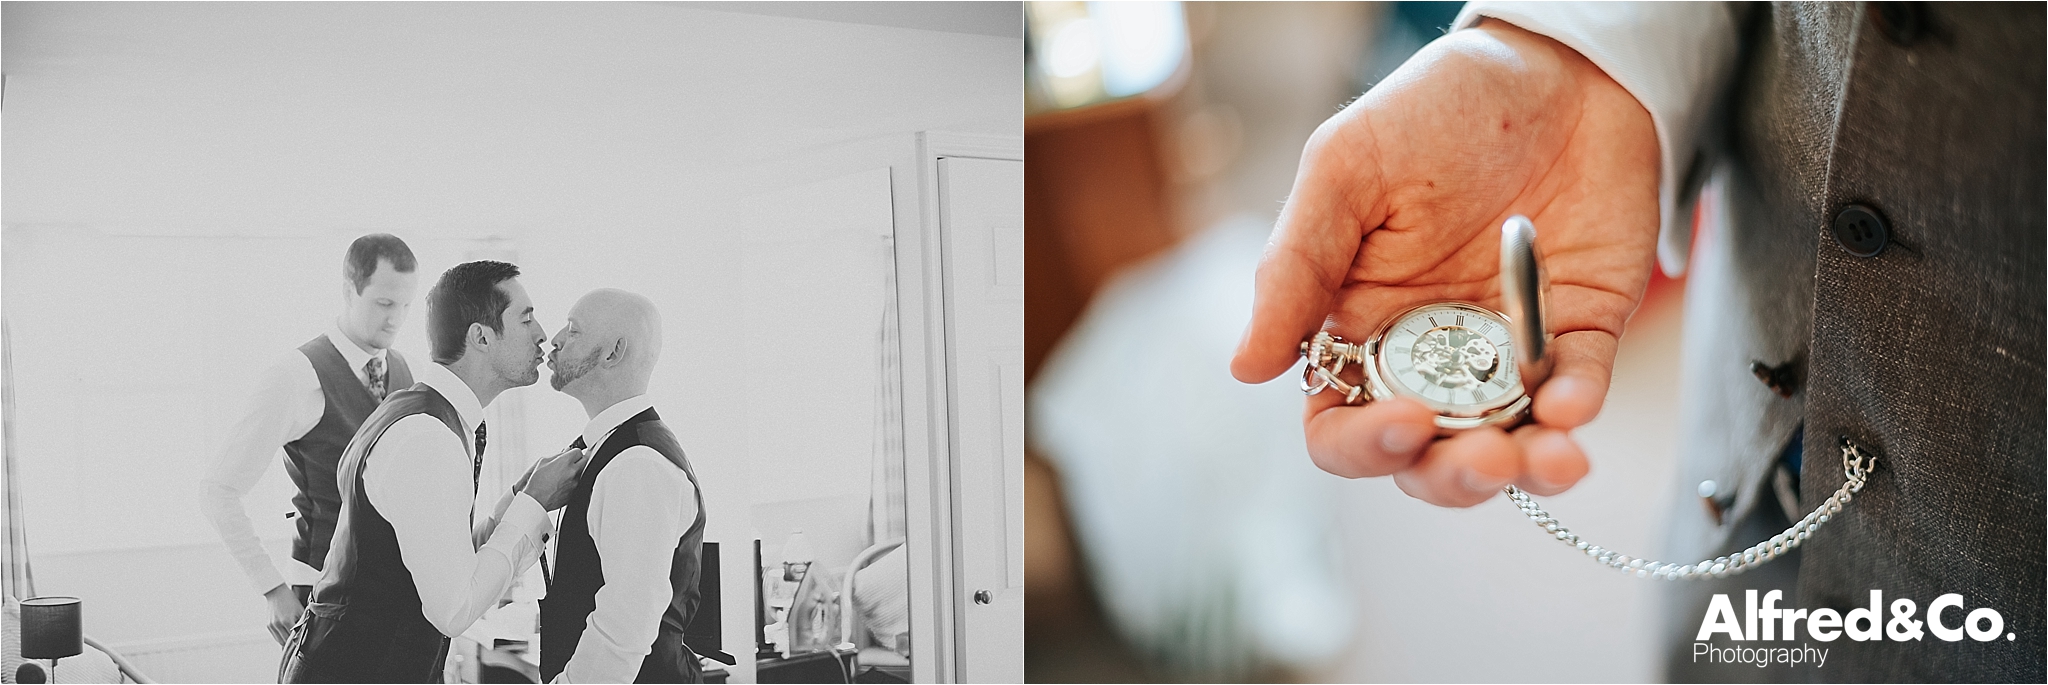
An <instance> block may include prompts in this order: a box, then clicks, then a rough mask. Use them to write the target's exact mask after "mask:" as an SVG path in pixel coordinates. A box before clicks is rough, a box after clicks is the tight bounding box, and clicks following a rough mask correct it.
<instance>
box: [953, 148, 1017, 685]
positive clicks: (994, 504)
mask: <svg viewBox="0 0 2048 685" xmlns="http://www.w3.org/2000/svg"><path fill="white" fill-rule="evenodd" d="M938 166H939V222H940V226H941V228H942V229H943V231H944V234H945V246H944V255H945V270H946V287H945V292H946V351H947V354H946V365H947V377H948V378H950V379H951V380H952V386H951V387H950V388H948V389H947V390H948V392H947V396H948V397H949V400H950V401H949V406H948V407H947V409H948V412H949V414H950V416H949V420H950V421H951V424H952V426H951V427H952V431H951V433H952V436H953V440H952V445H951V448H952V449H951V451H952V459H953V468H952V471H953V474H954V478H955V479H956V480H955V481H954V484H953V485H954V491H953V492H954V498H953V534H954V536H955V539H954V541H953V542H954V549H955V550H957V551H958V556H957V557H956V560H955V563H956V564H957V566H956V567H955V573H956V575H955V577H956V578H957V579H958V582H957V583H956V584H955V585H954V589H955V595H956V596H955V597H953V598H952V599H953V603H954V607H956V608H955V610H954V611H955V613H954V616H955V617H956V619H955V625H956V626H958V627H959V631H958V640H959V642H958V649H959V651H958V654H959V660H958V662H957V663H958V666H959V674H958V677H959V679H960V681H961V682H970V683H990V682H1003V683H1017V682H1023V681H1024V163H1023V162H1018V161H1009V160H992V159H968V158H946V159H941V160H939V165H938Z"/></svg>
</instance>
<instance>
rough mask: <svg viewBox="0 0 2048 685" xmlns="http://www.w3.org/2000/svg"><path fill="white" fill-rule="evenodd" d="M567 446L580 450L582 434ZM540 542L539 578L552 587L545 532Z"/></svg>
mask: <svg viewBox="0 0 2048 685" xmlns="http://www.w3.org/2000/svg"><path fill="white" fill-rule="evenodd" d="M569 448H570V449H579V450H580V449H583V436H580V435H579V436H577V437H576V441H575V442H572V443H569ZM540 544H541V547H540V579H541V582H542V583H545V584H546V585H547V587H554V586H555V565H554V564H551V563H548V547H547V544H548V534H547V533H541V535H540Z"/></svg>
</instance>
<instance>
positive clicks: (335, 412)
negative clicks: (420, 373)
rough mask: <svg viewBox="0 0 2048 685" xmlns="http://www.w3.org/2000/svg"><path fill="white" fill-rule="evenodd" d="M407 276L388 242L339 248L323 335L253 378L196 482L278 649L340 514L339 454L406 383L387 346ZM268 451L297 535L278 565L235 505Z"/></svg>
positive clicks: (400, 253)
mask: <svg viewBox="0 0 2048 685" xmlns="http://www.w3.org/2000/svg"><path fill="white" fill-rule="evenodd" d="M417 266H418V262H417V261H416V260H414V259H413V256H412V250H411V249H410V248H408V247H406V245H405V241H403V240H399V239H398V237H396V236H392V235H389V234H384V233H376V234H371V235H366V236H363V237H360V238H357V239H356V240H355V242H354V243H353V244H351V245H349V248H348V256H347V257H346V258H345V259H343V260H342V281H341V284H340V285H341V314H340V315H339V316H336V317H335V319H334V326H333V327H331V328H329V329H328V330H327V332H325V333H323V334H321V335H318V336H315V337H314V338H313V339H312V340H310V341H307V342H306V344H304V345H300V346H299V348H298V350H297V351H295V352H292V353H290V354H288V355H285V356H284V357H282V358H280V359H279V360H278V361H277V362H276V363H273V364H271V365H270V367H269V369H267V370H265V371H264V372H263V375H262V376H261V378H260V380H259V381H258V382H257V386H256V393H255V395H253V396H252V397H251V398H250V403H249V408H248V410H247V411H246V412H244V413H243V414H242V419H241V420H240V421H239V422H237V423H236V424H235V427H234V429H233V430H232V432H230V433H229V436H228V441H227V444H226V445H225V446H224V447H223V448H222V449H221V451H220V453H219V455H218V456H217V457H216V458H215V461H214V463H213V467H212V468H211V469H209V470H208V471H207V473H206V476H205V477H204V478H203V479H202V480H201V481H200V488H201V490H200V508H201V509H203V510H204V511H205V512H206V515H207V518H209V519H211V520H212V521H213V525H214V528H215V529H217V530H218V531H219V532H220V537H221V540H222V541H223V542H225V543H226V544H227V547H228V551H229V552H230V553H232V554H233V555H234V557H235V561H236V562H238V563H240V564H241V566H242V572H243V573H244V574H246V575H247V576H248V577H249V582H250V585H251V586H253V587H254V588H255V589H256V591H257V592H260V593H263V596H264V598H265V600H267V601H268V602H269V605H270V625H269V628H270V635H271V637H272V638H275V639H276V640H277V641H278V642H279V643H283V642H284V638H285V634H286V633H288V632H290V631H291V627H292V623H294V622H296V621H297V620H298V619H299V612H300V611H301V610H302V609H303V607H304V604H305V601H306V594H307V592H309V591H310V590H311V589H312V585H313V581H314V580H315V579H317V578H319V572H320V568H321V564H322V562H323V561H324V560H325V559H326V558H327V544H328V540H329V538H331V537H332V536H333V534H334V523H335V516H336V514H337V513H338V512H339V511H340V510H341V493H340V491H339V490H338V489H337V488H336V487H335V482H334V473H335V465H336V463H338V462H339V461H340V460H341V451H342V448H344V447H347V446H348V440H349V438H350V437H352V436H354V435H355V433H356V428H357V426H359V425H361V424H362V422H363V418H364V417H367V416H369V415H370V411H371V410H373V409H376V408H377V404H378V403H379V402H382V401H383V399H384V395H385V393H387V392H388V391H390V390H392V389H396V388H404V387H406V386H409V385H412V369H411V368H410V367H409V366H407V364H406V361H405V357H404V356H403V355H400V354H399V353H398V351H397V350H394V349H391V342H392V340H393V339H394V338H396V337H397V336H398V327H399V325H400V324H402V323H403V322H404V321H405V314H406V311H407V310H408V309H410V308H411V307H412V301H413V294H414V292H416V291H417V290H418V287H419V277H418V276H417V275H415V274H414V273H413V270H414V268H415V267H417ZM280 446H282V447H283V449H284V467H285V472H286V473H287V474H290V476H291V479H292V483H293V484H294V485H296V486H298V494H297V495H296V496H294V497H293V498H292V505H293V507H294V509H295V511H294V512H293V513H292V514H290V515H291V516H293V517H295V518H296V521H297V527H298V531H297V534H296V535H295V536H294V538H293V540H292V553H291V559H290V560H288V561H285V562H281V563H280V562H275V561H273V560H272V559H271V558H270V555H269V554H268V553H266V552H265V551H264V550H263V545H262V542H261V541H260V540H258V539H257V537H256V528H255V525H254V524H253V523H252V522H251V519H250V518H249V514H248V512H247V511H245V510H244V508H243V504H242V498H243V497H245V496H247V495H248V493H249V490H250V489H251V488H253V487H255V485H256V482H257V481H259V480H261V479H262V478H263V474H264V472H266V471H268V470H269V469H270V463H271V461H272V460H273V458H274V455H276V454H277V453H278V449H279V447H280Z"/></svg>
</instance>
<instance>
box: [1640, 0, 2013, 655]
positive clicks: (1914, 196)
mask: <svg viewBox="0 0 2048 685" xmlns="http://www.w3.org/2000/svg"><path fill="white" fill-rule="evenodd" d="M1887 10H1888V11H1880V10H1879V8H1877V7H1875V6H1865V5H1857V4H1841V3H1810V4H1809V3H1798V4H1790V3H1788V4H1776V5H1768V6H1752V7H1740V8H1737V9H1736V10H1735V11H1737V12H1738V13H1739V14H1740V15H1741V16H1738V24H1739V25H1740V26H1742V28H1743V37H1742V39H1743V49H1742V61H1741V63H1740V64H1739V66H1738V67H1737V71H1736V75H1735V86H1734V88H1733V89H1732V91H1731V93H1730V94H1729V99H1728V101H1727V102H1725V103H1723V107H1725V108H1726V109H1725V111H1726V112H1727V116H1726V117H1725V128H1724V130H1723V131H1722V132H1721V135H1719V136H1717V137H1718V138H1719V139H1720V145H1719V147H1718V148H1716V149H1714V150H1711V151H1710V152H1711V154H1713V155H1714V156H1715V157H1717V158H1718V161H1717V162H1716V163H1715V165H1714V167H1713V168H1714V169H1716V171H1715V173H1714V174H1713V178H1715V179H1716V181H1717V183H1716V185H1717V186H1718V187H1719V188H1720V189H1721V191H1720V195H1721V204H1720V207H1721V214H1722V216H1723V219H1724V220H1722V221H1719V222H1717V224H1716V225H1715V226H1713V227H1712V228H1710V229H1708V230H1709V231H1711V232H1712V234H1711V235H1705V236H1703V237H1702V239H1701V241H1700V245H1699V247H1698V248H1697V252H1696V254H1695V255H1694V262H1693V271H1692V273H1691V274H1690V276H1689V280H1690V282H1689V284H1688V286H1687V303H1686V309H1687V311H1686V326H1687V336H1688V342H1687V346H1686V352H1685V362H1684V370H1683V381H1682V382H1683V385H1684V390H1683V391H1682V392H1683V399H1682V404H1683V405H1684V407H1685V412H1686V418H1685V419H1684V421H1685V423H1684V427H1683V431H1684V435H1683V436H1682V441H1681V445H1682V447H1681V464H1680V467H1679V475H1680V483H1679V487H1680V490H1681V494H1680V495H1679V498H1678V499H1679V507H1678V509H1677V510H1676V511H1675V512H1674V514H1673V524H1672V533H1673V535H1672V546H1671V548H1670V549H1669V550H1668V551H1669V552H1670V553H1671V554H1672V555H1673V557H1675V558H1674V559H1673V560H1674V561H1679V562H1685V561H1690V560H1695V559H1700V558H1711V557H1713V556H1717V555H1720V554H1726V553H1728V552H1729V551H1733V550H1740V549H1742V548H1745V547H1747V546H1749V545H1751V544H1754V543H1756V542H1758V541H1760V540H1761V538H1760V537H1759V538H1757V539H1749V537H1747V536H1755V535H1758V534H1759V533H1758V531H1763V532H1761V535H1763V536H1768V535H1769V534H1771V533H1772V532H1775V530H1773V529H1772V528H1771V527H1770V526H1768V525H1765V526H1749V527H1748V528H1747V529H1745V527H1744V526H1743V525H1740V524H1741V523H1742V522H1745V521H1750V522H1754V521H1757V520H1759V519H1758V517H1759V516H1760V515H1761V514H1763V513H1765V512H1766V510H1769V513H1770V514H1771V516H1776V510H1777V509H1779V508H1780V507H1779V504H1778V502H1777V499H1776V498H1775V497H1773V496H1772V495H1771V488H1770V487H1769V485H1768V482H1767V481H1768V479H1769V477H1770V473H1771V471H1772V469H1773V466H1774V464H1776V463H1777V461H1778V457H1779V455H1780V454H1781V453H1782V452H1783V450H1784V449H1785V446H1786V443H1787V441H1788V440H1790V439H1791V437H1792V436H1793V434H1794V430H1795V429H1796V428H1798V427H1799V426H1801V425H1804V426H1805V432H1804V442H1803V449H1804V463H1803V468H1802V469H1801V470H1800V473H1799V474H1798V476H1799V487H1798V493H1799V495H1798V501H1799V502H1800V504H1799V506H1800V507H1801V508H1802V509H1810V508H1812V507H1813V506H1814V505H1815V504H1816V503H1818V502H1820V501H1822V500H1823V499H1825V498H1826V497H1827V496H1828V495H1830V494H1831V493H1832V492H1833V491H1834V490H1835V489H1836V488H1837V487H1839V486H1840V485H1841V484H1842V482H1843V480H1844V477H1843V473H1842V462H1841V458H1840V444H1841V440H1843V439H1844V438H1846V439H1849V440H1853V441H1855V442H1856V443H1858V444H1860V445H1863V446H1865V447H1866V448H1867V449H1869V450H1871V451H1873V452H1875V453H1876V454H1877V456H1878V458H1879V459H1880V460H1881V464H1880V466H1879V467H1878V469H1877V471H1876V472H1875V473H1874V475H1873V476H1872V477H1871V478H1870V481H1869V484H1868V485H1867V487H1865V488H1864V490H1863V491H1862V493H1861V494H1860V495H1859V496H1858V498H1857V499H1856V500H1855V501H1854V503H1852V504H1851V506H1850V508H1849V509H1848V510H1847V511H1846V512H1844V514H1843V515H1841V516H1838V517H1836V518H1835V519H1834V520H1833V521H1831V522H1830V523H1828V524H1827V525H1826V526H1825V527H1824V528H1823V529H1822V530H1821V531H1819V532H1818V533H1817V535H1816V536H1815V537H1813V538H1812V539H1811V540H1810V541H1809V542H1807V543H1806V546H1805V547H1804V549H1802V550H1801V552H1800V553H1799V554H1798V555H1797V556H1795V557H1793V558H1791V559H1788V560H1786V561H1784V562H1781V564H1783V568H1782V569H1779V570H1775V571H1770V570H1767V571H1764V572H1759V573H1758V574H1753V575H1750V576H1738V577H1735V578H1731V579H1728V580H1724V581H1715V582H1710V583H1704V584H1698V585H1693V586H1688V587H1682V588H1676V589H1675V593H1674V596H1676V597H1678V599H1677V601H1676V602H1675V604H1674V606H1675V607H1676V610H1674V611H1673V612H1672V613H1671V615H1670V620H1671V622H1672V623H1671V626H1670V637H1671V638H1672V639H1673V640H1674V641H1681V642H1686V643H1689V642H1691V638H1692V637H1693V636H1694V633H1695V631H1696V630H1697V629H1698V626H1699V622H1700V620H1701V618H1702V609H1701V608H1702V607H1704V606H1705V597H1706V596H1707V595H1708V594H1710V593H1715V592H1723V593H1731V594H1732V595H1733V597H1732V598H1733V599H1734V601H1735V602H1736V604H1737V605H1738V606H1740V603H1741V600H1742V598H1741V592H1742V590H1743V589H1745V588H1755V589H1768V588H1769V587H1772V586H1773V585H1772V583H1773V582H1774V581H1773V579H1772V576H1771V575H1770V574H1771V573H1778V574H1781V575H1779V576H1778V578H1779V580H1780V581H1782V582H1783V583H1785V584H1786V585H1787V587H1784V588H1783V589H1785V590H1786V593H1787V596H1786V598H1785V599H1786V602H1785V603H1784V604H1788V605H1790V606H1791V607H1797V608H1803V609H1809V610H1811V609H1818V608H1823V607H1827V608H1833V609H1835V610H1837V611H1839V612H1844V613H1846V612H1847V611H1848V610H1850V609H1854V608H1859V607H1866V606H1867V605H1868V604H1869V594H1870V591H1871V590H1881V591H1882V592H1883V593H1884V595H1883V596H1884V600H1883V601H1884V604H1885V607H1884V610H1885V611H1884V613H1885V620H1886V621H1887V622H1889V621H1890V620H1891V606H1890V605H1891V603H1892V602H1893V601H1894V600H1896V599H1900V598H1904V599H1911V600H1913V601H1914V602H1915V604H1916V606H1917V607H1918V609H1919V613H1916V614H1914V615H1913V616H1912V617H1911V618H1912V619H1913V620H1919V621H1924V620H1925V619H1926V618H1927V616H1926V615H1925V613H1924V612H1925V609H1926V607H1927V605H1928V603H1930V602H1932V601H1933V600H1934V599H1935V598H1936V597H1939V596H1941V595H1943V594H1947V593H1958V594H1961V595H1963V597H1964V599H1965V605H1964V607H1965V609H1966V610H1967V609H1974V608H1977V607H1991V608H1993V609H1996V610H1997V611H1998V612H1999V613H2000V614H2001V615H2002V616H2003V618H2004V623H2005V625H2004V630H2003V632H2005V633H2011V634H2012V639H2010V640H2008V639H2006V636H2005V635H2002V634H2001V635H1999V636H1997V638H1996V639H1994V640H1992V641H1988V642H1979V641H1976V640H1972V639H1969V638H1965V639H1964V640H1962V641H1960V642H1947V641H1943V640H1940V639H1936V638H1935V637H1934V636H1933V635H1931V634H1924V635H1923V637H1922V638H1921V639H1919V640H1917V641H1911V640H1909V641H1895V640H1889V639H1886V640H1880V641H1872V642H1857V641H1853V640H1849V639H1847V638H1839V639H1836V640H1834V641H1833V642H1831V643H1826V644H1821V643H1818V642H1816V641H1813V640H1811V639H1809V640H1808V642H1809V643H1810V644H1813V645H1814V646H1816V647H1826V648H1829V649H1830V650H1832V654H1831V655H1830V658H1829V660H1828V663H1827V665H1826V666H1825V667H1824V668H1819V669H1813V668H1806V669H1787V668H1777V669H1772V670H1769V672H1765V670H1764V669H1757V668H1755V667H1754V666H1742V667H1739V669H1742V670H1730V671H1726V672H1722V671H1714V672H1712V673H1714V674H1715V675H1716V676H1718V677H1725V678H1741V679H1753V678H1764V679H1775V680H1784V679H1792V680H1801V679H1813V680H1819V681H1893V680H1905V681H2028V682H2041V681H2042V680H2043V670H2044V668H2043V660H2044V652H2043V641H2044V639H2048V635H2044V632H2043V576H2044V572H2048V569H2044V554H2048V547H2044V544H2048V543H2044V508H2043V502H2044V501H2043V494H2042V493H2043V472H2044V469H2043V460H2044V456H2043V455H2044V440H2048V436H2044V420H2043V412H2044V406H2048V400H2044V396H2043V379H2044V365H2043V358H2044V347H2043V342H2042V341H2043V334H2044V325H2048V324H2044V321H2048V318H2044V290H2048V288H2044V272H2043V262H2044V251H2048V242H2044V235H2048V220H2044V203H2048V192H2044V187H2048V170H2044V167H2048V153H2044V149H2048V135H2044V129H2048V110H2044V90H2048V82H2044V76H2043V71H2044V70H2043V62H2044V59H2048V46H2044V40H2043V25H2044V13H2043V6H2042V5H2040V4H2025V5H2021V4H2014V5H2004V4H1974V3H1967V4H1949V3H1914V4H1912V5H1911V6H1904V7H1894V8H1887ZM1851 204H1859V205H1864V206H1867V207H1871V208H1874V209H1875V210H1876V211H1877V212H1878V213H1879V215H1880V216H1882V217H1883V220H1884V222H1885V224H1886V226H1887V227H1888V228H1889V234H1890V239H1889V241H1888V242H1887V244H1886V245H1885V247H1884V249H1883V251H1881V252H1879V253H1878V254H1876V255H1874V256H1870V257H1859V256H1856V255H1855V254H1853V253H1852V252H1851V251H1850V250H1848V249H1846V248H1845V247H1844V245H1843V244H1842V243H1841V242H1840V241H1838V240H1837V238H1836V237H1835V235H1834V232H1833V231H1832V230H1831V228H1830V227H1831V223H1832V221H1833V219H1834V218H1835V216H1836V215H1837V214H1838V213H1839V212H1841V211H1842V209H1843V208H1845V207H1847V206H1849V205H1851ZM1753 362H1763V363H1764V364H1766V365H1770V366H1779V367H1783V368H1788V369H1791V370H1792V373H1793V375H1794V377H1796V378H1797V379H1798V380H1797V382H1796V384H1795V385H1794V386H1793V389H1794V392H1793V394H1792V396H1791V397H1789V398H1788V397H1780V396H1779V395H1778V394H1777V393H1775V392H1774V391H1773V390H1772V389H1770V388H1768V387H1766V386H1765V385H1764V384H1763V383H1760V382H1759V381H1758V380H1757V379H1756V377H1755V376H1753V375H1752V374H1751V371H1750V366H1751V364H1752V363H1753ZM1703 480H1715V481H1717V482H1718V483H1721V484H1723V485H1722V489H1721V492H1722V493H1732V494H1733V495H1734V499H1733V501H1732V502H1731V503H1730V509H1729V511H1728V513H1727V515H1726V516H1725V518H1724V519H1723V520H1722V521H1715V520H1713V518H1712V517H1711V515H1710V514H1709V513H1708V509H1707V508H1706V507H1703V506H1701V504H1700V502H1699V498H1698V496H1697V495H1696V493H1695V488H1696V486H1697V484H1698V483H1699V482H1700V481H1703ZM1803 513H1804V512H1803V511H1800V512H1796V513H1794V514H1793V517H1794V518H1796V517H1797V516H1799V515H1801V514H1803ZM1795 570H1796V582H1795V579H1794V577H1793V576H1792V575H1791V573H1792V572H1793V571H1795ZM1964 613H1966V612H1956V611H1953V610H1951V611H1949V612H1948V614H1946V615H1945V616H1944V622H1945V623H1946V624H1948V625H1950V626H1954V625H1956V624H1958V623H1960V622H1961V621H1962V617H1963V615H1964ZM1923 630H1924V627H1923ZM1801 635H1802V637H1803V636H1805V635H1806V633H1805V631H1804V630H1802V631H1801ZM1783 645H1784V643H1775V644H1771V645H1769V646H1783ZM1750 646H1765V645H1750ZM1792 646H1795V647H1796V646H1797V643H1793V645H1792ZM1672 665H1673V667H1674V669H1673V677H1675V678H1680V679H1684V678H1685V677H1686V676H1687V672H1686V671H1685V669H1684V668H1683V667H1682V664H1681V663H1680V659H1679V658H1677V657H1674V658H1673V659H1672ZM1693 675H1702V674H1700V673H1697V672H1694V673H1693Z"/></svg>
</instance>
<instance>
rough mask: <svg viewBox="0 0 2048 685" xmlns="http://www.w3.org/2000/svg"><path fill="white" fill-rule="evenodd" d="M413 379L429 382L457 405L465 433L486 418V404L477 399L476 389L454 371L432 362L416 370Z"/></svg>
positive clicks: (428, 384)
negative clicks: (472, 388)
mask: <svg viewBox="0 0 2048 685" xmlns="http://www.w3.org/2000/svg"><path fill="white" fill-rule="evenodd" d="M413 379H414V380H417V381H419V382H421V383H425V384H427V387H429V388H433V389H434V392H438V393H441V397H443V398H446V399H447V400H448V403H449V404H452V405H455V413H456V414H457V415H459V416H461V417H462V430H463V434H465V435H467V434H470V433H472V432H475V431H476V424H477V422H480V421H482V420H483V419H484V405H483V403H481V402H478V401H476V391H475V390H471V389H469V384H468V383H464V382H462V379H461V378H459V377H457V376H456V375H455V372H454V371H449V370H448V367H446V366H442V365H440V364H438V363H432V362H430V363H427V364H425V365H423V366H422V367H421V368H420V369H419V370H418V371H414V372H413ZM469 442H470V441H468V440H464V441H463V444H465V445H467V444H469Z"/></svg>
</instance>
